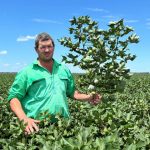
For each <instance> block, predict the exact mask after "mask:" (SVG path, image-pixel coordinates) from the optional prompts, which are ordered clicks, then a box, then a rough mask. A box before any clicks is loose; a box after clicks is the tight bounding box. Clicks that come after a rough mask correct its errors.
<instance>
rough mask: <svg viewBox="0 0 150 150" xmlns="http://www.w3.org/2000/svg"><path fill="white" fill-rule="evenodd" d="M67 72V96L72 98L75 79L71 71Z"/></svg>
mask: <svg viewBox="0 0 150 150" xmlns="http://www.w3.org/2000/svg"><path fill="white" fill-rule="evenodd" d="M68 73H69V78H68V84H67V96H68V97H70V98H73V97H74V92H75V81H74V77H73V75H72V74H71V72H70V71H68Z"/></svg>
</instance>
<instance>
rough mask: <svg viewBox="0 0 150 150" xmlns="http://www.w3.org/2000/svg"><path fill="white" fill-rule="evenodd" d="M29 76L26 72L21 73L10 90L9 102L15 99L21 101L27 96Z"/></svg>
mask: <svg viewBox="0 0 150 150" xmlns="http://www.w3.org/2000/svg"><path fill="white" fill-rule="evenodd" d="M26 87H27V76H26V72H25V71H21V72H19V73H18V74H17V75H16V77H15V80H14V82H13V84H12V86H11V88H10V90H9V93H8V98H7V100H8V101H10V100H11V99H13V98H18V99H19V100H21V99H22V98H23V97H24V96H25V94H26Z"/></svg>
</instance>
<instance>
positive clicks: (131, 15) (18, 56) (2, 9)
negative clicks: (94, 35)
mask: <svg viewBox="0 0 150 150" xmlns="http://www.w3.org/2000/svg"><path fill="white" fill-rule="evenodd" d="M149 6H150V0H122V1H120V0H54V1H50V0H12V1H11V0H5V1H1V4H0V72H14V71H15V72H16V71H19V70H21V69H22V68H24V67H25V66H26V65H28V64H30V63H32V62H33V61H34V60H35V59H36V58H37V55H36V52H35V50H34V39H35V36H36V35H37V34H38V33H40V32H43V31H44V32H48V33H49V34H50V35H51V36H52V37H53V38H54V41H55V44H56V47H55V54H54V58H55V59H57V60H58V61H61V59H62V55H65V54H66V53H67V51H66V50H65V49H66V48H65V47H63V46H61V45H60V43H59V42H58V41H57V39H60V38H61V37H64V36H69V32H68V28H69V27H70V23H69V20H70V19H71V18H73V16H76V17H79V16H83V15H88V16H90V17H91V18H92V19H93V20H95V21H97V22H99V28H101V29H107V25H108V23H109V22H110V21H117V20H119V19H122V18H124V20H125V24H126V25H128V26H131V27H133V28H134V29H135V33H136V34H137V35H138V36H139V37H140V42H139V43H138V44H133V45H132V46H130V47H129V48H130V52H131V53H132V54H135V55H136V56H137V58H136V59H135V60H134V61H131V62H129V63H128V64H127V67H128V68H130V69H131V72H150V59H149V57H150V37H149V36H150V10H149ZM68 67H69V68H70V70H71V71H72V72H80V71H81V70H80V69H78V68H77V67H72V66H68Z"/></svg>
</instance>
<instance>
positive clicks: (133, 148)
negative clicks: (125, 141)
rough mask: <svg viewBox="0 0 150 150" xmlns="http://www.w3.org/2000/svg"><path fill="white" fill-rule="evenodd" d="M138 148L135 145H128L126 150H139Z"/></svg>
mask: <svg viewBox="0 0 150 150" xmlns="http://www.w3.org/2000/svg"><path fill="white" fill-rule="evenodd" d="M136 148H137V147H136V145H135V144H131V145H128V146H127V147H126V148H125V150H137V149H136Z"/></svg>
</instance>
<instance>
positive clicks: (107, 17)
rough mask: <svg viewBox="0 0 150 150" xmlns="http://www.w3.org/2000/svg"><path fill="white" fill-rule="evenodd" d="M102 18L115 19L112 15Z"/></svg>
mask: <svg viewBox="0 0 150 150" xmlns="http://www.w3.org/2000/svg"><path fill="white" fill-rule="evenodd" d="M103 17H104V18H115V17H114V16H112V15H107V16H103Z"/></svg>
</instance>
